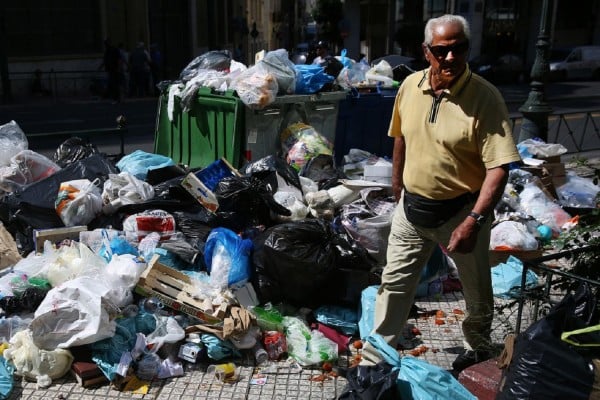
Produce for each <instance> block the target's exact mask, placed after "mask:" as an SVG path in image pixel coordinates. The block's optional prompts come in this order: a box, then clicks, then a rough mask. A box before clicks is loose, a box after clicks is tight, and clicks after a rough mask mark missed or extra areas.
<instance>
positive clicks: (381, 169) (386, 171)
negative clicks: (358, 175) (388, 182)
mask: <svg viewBox="0 0 600 400" xmlns="http://www.w3.org/2000/svg"><path fill="white" fill-rule="evenodd" d="M363 171H364V175H365V177H366V176H386V177H390V178H391V177H392V163H390V162H388V161H381V160H379V161H377V162H376V163H375V164H373V165H365V167H364V169H363Z"/></svg>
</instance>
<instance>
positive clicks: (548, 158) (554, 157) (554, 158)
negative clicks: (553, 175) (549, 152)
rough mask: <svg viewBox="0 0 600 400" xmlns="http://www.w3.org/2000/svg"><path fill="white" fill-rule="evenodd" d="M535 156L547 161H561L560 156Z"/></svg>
mask: <svg viewBox="0 0 600 400" xmlns="http://www.w3.org/2000/svg"><path fill="white" fill-rule="evenodd" d="M535 158H537V159H539V160H542V161H545V162H546V163H559V162H560V156H550V157H540V156H535Z"/></svg>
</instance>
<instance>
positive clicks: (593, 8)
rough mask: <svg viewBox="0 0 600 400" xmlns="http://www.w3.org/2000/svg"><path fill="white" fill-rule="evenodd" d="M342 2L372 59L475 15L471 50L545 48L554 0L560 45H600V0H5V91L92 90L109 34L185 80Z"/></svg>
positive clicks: (352, 38)
mask: <svg viewBox="0 0 600 400" xmlns="http://www.w3.org/2000/svg"><path fill="white" fill-rule="evenodd" d="M322 1H329V2H330V3H331V2H335V1H338V2H339V3H341V6H342V7H343V15H342V17H341V18H340V20H339V21H337V23H336V22H335V21H334V23H336V25H335V26H336V27H337V33H336V34H334V35H333V37H332V38H331V39H332V42H333V43H332V45H333V47H334V51H336V54H339V51H340V50H341V49H342V48H345V49H347V52H348V53H347V54H348V56H349V57H351V58H354V59H359V58H360V57H362V56H365V57H366V58H367V59H368V60H373V59H375V58H377V57H380V56H383V55H387V54H393V53H397V54H403V55H408V56H414V57H417V58H419V57H422V52H421V50H420V44H421V42H422V40H423V28H424V25H425V22H426V21H427V19H428V18H430V17H434V16H439V15H442V14H444V13H458V14H461V15H463V16H465V17H466V18H467V19H468V20H469V22H470V23H471V27H472V46H471V47H472V49H471V57H477V56H479V55H481V54H484V55H488V56H492V57H495V56H499V55H502V54H506V53H513V54H518V55H520V56H521V57H522V58H523V60H524V63H526V64H527V66H530V65H531V64H532V63H533V59H534V57H535V43H536V40H537V36H538V33H539V26H540V18H541V14H540V13H541V9H542V4H543V3H544V2H547V3H546V4H547V5H548V7H547V8H548V14H547V18H548V19H549V21H550V27H551V29H550V32H549V36H550V42H551V44H552V45H553V46H555V47H567V46H574V45H583V44H600V0H579V1H578V2H577V7H574V6H573V4H572V2H568V1H567V0H530V1H519V0H485V1H484V0H297V1H294V0H223V1H221V0H181V1H168V0H134V1H119V0H53V1H52V2H39V1H35V0H3V1H2V2H0V75H1V77H2V94H3V99H4V100H5V101H8V100H9V99H8V97H9V96H8V94H10V95H11V96H12V97H13V98H18V97H21V96H27V95H28V94H29V91H30V87H31V84H32V80H33V78H34V76H35V71H36V70H37V71H41V76H42V79H43V83H44V84H45V85H46V86H49V89H52V90H53V93H55V94H58V95H66V96H68V95H77V94H82V93H85V92H86V91H89V86H90V82H91V81H92V80H93V79H101V78H102V76H103V74H102V54H103V42H104V40H105V39H106V38H110V39H111V41H112V42H113V43H114V44H115V45H118V44H121V45H122V48H123V49H124V50H125V51H131V50H132V49H133V48H134V47H135V46H136V45H137V44H138V43H140V42H143V43H144V46H146V47H147V48H149V47H150V46H151V45H154V46H155V47H157V48H158V49H159V50H160V52H161V56H162V57H161V61H160V65H158V66H157V67H158V68H159V70H160V76H161V79H167V80H174V79H177V78H178V76H179V73H180V72H181V70H182V69H183V68H184V67H185V66H186V65H187V64H188V63H189V62H190V61H191V60H193V59H194V58H195V57H197V56H198V55H200V54H202V53H204V52H206V51H209V50H228V51H230V52H231V54H232V56H234V57H235V58H236V59H239V60H240V61H242V62H244V63H245V64H247V65H250V64H253V63H254V54H255V53H256V52H257V51H259V50H263V49H264V50H273V49H278V48H286V49H288V50H289V51H291V50H292V49H293V48H294V46H295V45H296V44H298V43H300V42H304V41H310V40H312V39H315V38H316V39H318V38H319V34H320V31H319V27H318V26H317V27H316V30H313V28H314V27H315V22H314V20H313V19H312V10H314V9H315V7H317V6H318V5H319V2H322Z"/></svg>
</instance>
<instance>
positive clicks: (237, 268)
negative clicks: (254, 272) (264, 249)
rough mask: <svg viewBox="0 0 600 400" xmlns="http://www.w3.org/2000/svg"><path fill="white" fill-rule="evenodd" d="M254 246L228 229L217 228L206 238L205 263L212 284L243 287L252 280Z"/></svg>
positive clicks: (248, 240)
mask: <svg viewBox="0 0 600 400" xmlns="http://www.w3.org/2000/svg"><path fill="white" fill-rule="evenodd" d="M252 248H253V244H252V241H251V240H250V239H242V238H241V237H239V236H238V235H237V234H236V233H235V232H233V231H231V230H229V229H227V228H215V229H213V230H212V231H211V232H210V234H209V235H208V237H207V238H206V245H205V246H204V261H205V262H206V269H207V270H208V273H209V274H210V278H211V282H212V283H213V284H215V285H217V286H219V287H223V288H224V287H230V286H234V285H243V284H244V283H246V282H248V280H249V279H250V253H251V252H252Z"/></svg>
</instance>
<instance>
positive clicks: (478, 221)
mask: <svg viewBox="0 0 600 400" xmlns="http://www.w3.org/2000/svg"><path fill="white" fill-rule="evenodd" d="M469 217H471V218H473V219H474V220H475V223H476V224H477V225H479V226H481V225H483V223H484V222H485V219H486V218H485V216H483V215H481V214H479V213H476V212H475V211H471V212H469Z"/></svg>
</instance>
